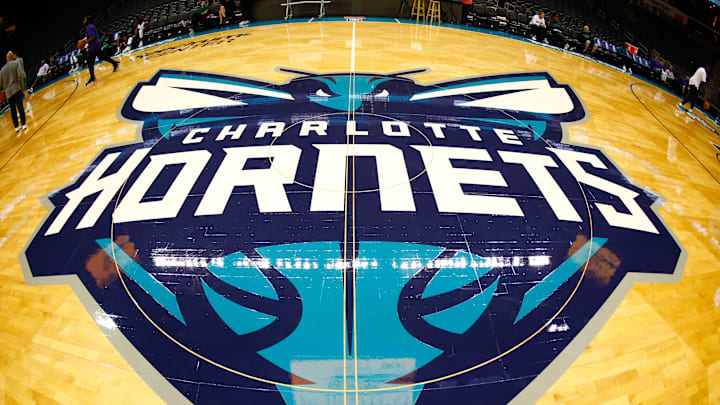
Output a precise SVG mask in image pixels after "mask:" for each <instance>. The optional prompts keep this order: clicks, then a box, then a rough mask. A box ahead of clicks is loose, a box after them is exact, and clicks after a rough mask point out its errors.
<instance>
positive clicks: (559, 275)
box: [514, 238, 607, 323]
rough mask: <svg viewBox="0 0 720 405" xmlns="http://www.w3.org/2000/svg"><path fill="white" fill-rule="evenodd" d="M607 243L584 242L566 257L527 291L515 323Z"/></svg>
mask: <svg viewBox="0 0 720 405" xmlns="http://www.w3.org/2000/svg"><path fill="white" fill-rule="evenodd" d="M605 242H607V239H606V238H592V239H590V240H589V241H588V242H586V243H585V244H584V245H583V246H582V247H581V248H580V249H578V250H577V252H575V253H574V254H573V255H572V256H570V257H568V258H567V259H566V260H565V261H564V262H562V264H560V266H558V267H557V268H556V269H555V270H553V271H552V272H550V274H548V275H547V276H545V278H544V279H542V281H540V283H538V284H537V285H535V286H534V287H533V288H531V289H529V290H528V291H527V292H526V293H525V297H523V302H522V305H521V306H520V311H519V312H518V314H517V317H516V318H515V322H514V323H517V322H518V321H519V320H521V319H522V318H524V317H525V315H527V314H529V313H530V312H531V311H532V310H533V309H535V308H537V307H538V305H540V304H541V303H542V302H543V301H545V300H546V299H547V298H548V297H550V296H551V295H552V294H553V293H554V292H555V291H556V290H557V289H558V288H560V286H561V285H563V284H565V282H566V281H568V279H569V278H570V277H572V275H573V274H575V273H576V272H577V271H578V270H580V269H581V268H583V266H584V265H585V263H586V262H587V261H588V259H589V258H590V257H592V255H594V254H595V253H596V252H597V251H598V250H599V249H600V248H601V247H602V246H603V245H604V244H605Z"/></svg>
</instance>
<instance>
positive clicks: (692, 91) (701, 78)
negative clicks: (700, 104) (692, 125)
mask: <svg viewBox="0 0 720 405" xmlns="http://www.w3.org/2000/svg"><path fill="white" fill-rule="evenodd" d="M707 70H708V67H707V64H705V65H704V66H700V67H699V68H698V69H697V70H696V71H695V74H693V75H692V77H690V82H689V86H688V93H687V95H686V96H685V98H684V99H683V101H682V103H680V104H678V105H677V106H678V107H679V108H680V109H681V110H682V109H683V106H684V105H685V104H687V103H688V102H690V111H691V112H692V110H693V108H695V99H696V98H697V96H698V91H700V86H701V85H702V84H703V83H705V82H706V81H707Z"/></svg>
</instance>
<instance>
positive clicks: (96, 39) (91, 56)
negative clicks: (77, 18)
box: [83, 16, 120, 86]
mask: <svg viewBox="0 0 720 405" xmlns="http://www.w3.org/2000/svg"><path fill="white" fill-rule="evenodd" d="M83 24H84V25H85V43H87V45H88V47H87V51H88V55H87V56H88V60H87V64H88V71H90V80H88V82H87V83H85V85H86V86H87V85H89V84H92V83H95V58H99V59H100V60H104V61H106V62H108V63H110V64H112V66H113V72H114V71H116V70H117V68H118V65H119V64H120V63H119V62H117V61H114V60H113V59H111V58H110V57H109V56H107V55H106V54H105V52H104V51H103V50H102V42H100V35H99V34H98V31H97V28H95V25H94V24H93V23H92V16H87V17H85V19H84V20H83Z"/></svg>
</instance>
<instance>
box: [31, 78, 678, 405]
mask: <svg viewBox="0 0 720 405" xmlns="http://www.w3.org/2000/svg"><path fill="white" fill-rule="evenodd" d="M286 72H290V73H293V74H294V75H295V77H294V78H293V79H292V80H290V81H288V82H287V83H284V84H273V83H266V82H261V81H256V80H249V79H239V78H234V77H228V76H222V75H215V74H208V73H197V72H182V71H160V72H158V73H157V74H156V75H155V76H154V77H153V78H152V79H150V80H149V81H148V82H144V83H139V84H138V85H137V86H136V87H135V88H134V89H133V90H132V91H131V92H130V94H129V96H128V97H127V99H126V100H125V102H124V103H123V105H122V106H121V108H120V110H119V115H120V117H121V118H122V119H124V120H127V121H132V122H136V123H137V124H138V125H139V128H140V131H139V133H140V135H141V139H140V140H139V142H135V143H131V144H127V145H119V146H113V147H110V148H107V149H106V150H104V151H103V152H102V153H101V154H100V155H99V156H98V157H97V158H96V159H95V160H94V161H93V162H91V164H90V165H89V166H88V167H87V169H86V170H85V171H84V172H83V173H81V175H80V176H79V177H78V178H77V180H75V181H74V182H73V183H72V184H70V185H68V186H66V187H65V188H63V189H61V190H58V191H56V192H54V193H52V194H51V195H49V196H48V200H49V202H50V204H51V211H50V212H49V213H48V216H47V218H46V220H45V221H44V223H43V224H42V225H41V226H40V228H39V229H38V231H37V232H36V235H35V236H34V237H33V239H32V240H31V241H30V242H29V243H28V246H27V248H26V250H25V252H24V254H23V255H22V256H21V261H23V263H24V264H25V269H26V276H27V279H28V282H32V283H38V284H43V283H63V282H65V283H70V284H72V285H73V286H74V288H75V290H76V292H78V294H79V295H80V296H81V297H85V298H84V299H85V300H86V301H88V302H86V305H88V308H93V307H94V306H99V307H100V308H101V309H102V311H104V313H106V314H107V315H108V316H109V317H110V318H112V320H113V323H114V325H116V326H117V330H118V332H119V333H120V334H121V335H122V336H120V337H116V338H115V340H114V342H115V343H116V345H117V346H118V348H119V349H120V350H121V351H123V353H124V354H125V355H126V356H128V358H129V360H130V361H131V362H133V364H134V365H135V366H136V367H138V368H139V369H143V370H148V369H150V370H151V371H149V372H147V373H148V374H147V375H148V376H149V377H148V381H149V383H150V384H151V385H153V386H154V387H155V388H156V389H157V390H158V392H159V393H161V394H162V395H164V396H165V398H166V399H168V400H172V402H174V401H175V400H176V399H177V397H178V396H179V397H184V398H186V399H187V400H188V401H191V402H198V403H215V402H230V401H232V402H234V403H262V404H344V403H352V404H379V403H383V404H384V403H388V404H437V403H447V402H448V401H450V402H452V403H457V404H477V403H478V398H483V401H484V402H485V403H498V404H500V403H507V402H511V401H515V402H518V403H525V402H529V401H532V400H534V399H536V398H537V397H538V396H539V395H541V394H542V393H543V392H544V390H545V389H546V388H547V387H548V386H549V385H550V384H551V383H552V382H553V381H554V378H556V377H557V375H559V374H560V373H561V371H562V370H564V369H565V368H566V367H568V366H569V364H570V363H571V362H572V360H574V358H575V357H576V356H577V355H578V354H579V353H580V352H581V351H582V349H583V348H584V347H585V345H587V344H588V343H589V342H590V340H591V338H592V336H593V335H594V333H595V331H597V330H598V329H599V327H600V325H601V324H602V323H603V322H604V321H605V320H606V319H607V317H609V316H610V314H611V313H612V310H613V309H614V308H615V307H616V306H617V304H618V303H619V302H620V300H621V299H622V297H623V296H624V294H625V293H626V292H627V290H628V289H629V288H630V287H631V286H632V284H633V283H634V282H635V281H652V282H658V281H672V280H676V279H677V278H678V277H679V276H680V271H681V269H682V264H683V262H684V251H683V249H682V248H681V246H679V244H678V243H677V241H676V240H675V238H674V237H673V236H672V234H671V233H670V232H669V230H668V229H667V228H666V226H665V225H664V223H663V222H662V220H661V219H660V218H659V217H658V216H657V214H656V213H655V212H654V210H653V207H652V206H653V204H654V203H655V202H656V201H657V200H658V197H657V196H656V195H654V194H653V193H652V192H650V191H648V190H644V189H642V188H640V187H638V186H636V185H634V184H633V183H632V182H631V181H630V180H629V179H628V178H627V177H626V176H624V175H623V174H622V173H621V172H620V171H619V170H618V169H617V168H616V167H615V165H614V164H613V163H612V162H611V161H610V160H609V159H608V158H607V157H606V156H605V155H604V154H603V153H602V152H601V151H598V150H596V149H593V148H589V147H584V146H579V145H572V144H569V143H567V142H564V137H563V135H564V126H565V125H571V124H572V123H576V122H578V121H582V120H584V119H586V118H587V116H586V114H587V112H586V111H585V109H584V107H583V105H582V103H581V102H580V100H579V98H578V96H577V95H576V94H575V93H574V92H573V90H572V89H571V88H570V87H569V86H566V85H562V84H559V83H557V82H556V81H555V80H554V79H553V78H552V77H551V76H550V75H549V74H547V73H542V72H540V73H521V74H510V75H498V76H490V77H476V78H468V79H463V80H456V81H452V82H445V83H437V84H433V85H422V84H420V83H419V82H418V81H416V80H415V79H414V78H415V77H418V75H421V74H422V73H423V71H421V70H418V71H412V72H401V73H396V74H385V75H382V74H369V73H368V74H360V73H357V74H355V73H351V74H345V73H344V74H326V75H316V74H310V73H306V72H298V71H286ZM118 339H120V340H118ZM124 342H129V343H130V344H131V345H132V347H133V348H134V349H131V348H129V347H128V346H127V345H126V344H125V343H124ZM138 352H139V353H140V354H141V356H142V357H143V358H144V359H145V360H140V359H138V356H137V353H138ZM141 363H142V364H145V365H147V366H148V367H145V368H143V366H142V365H140V364H141ZM150 366H151V367H150ZM155 370H156V371H155ZM156 373H159V374H160V375H162V378H161V381H163V382H162V383H157V382H156V380H157V379H158V378H157V377H156V376H155V375H154V374H156Z"/></svg>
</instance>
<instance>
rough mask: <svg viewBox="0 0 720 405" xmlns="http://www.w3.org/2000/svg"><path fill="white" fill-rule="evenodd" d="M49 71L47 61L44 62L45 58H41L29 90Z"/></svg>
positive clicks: (43, 78)
mask: <svg viewBox="0 0 720 405" xmlns="http://www.w3.org/2000/svg"><path fill="white" fill-rule="evenodd" d="M49 71H50V65H48V64H47V62H45V59H43V60H42V61H41V62H40V69H38V72H37V75H36V77H35V81H34V82H33V84H32V86H30V91H32V89H33V88H34V87H35V85H36V84H37V83H38V82H42V81H43V80H45V76H46V75H47V74H48V72H49Z"/></svg>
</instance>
